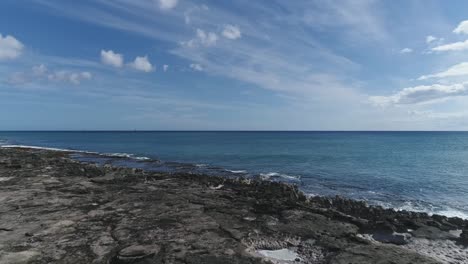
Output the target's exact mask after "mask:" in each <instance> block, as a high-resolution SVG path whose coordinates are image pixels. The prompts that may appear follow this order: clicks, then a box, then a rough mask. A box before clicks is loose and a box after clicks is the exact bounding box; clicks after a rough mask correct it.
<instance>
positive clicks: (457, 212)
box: [371, 201, 468, 220]
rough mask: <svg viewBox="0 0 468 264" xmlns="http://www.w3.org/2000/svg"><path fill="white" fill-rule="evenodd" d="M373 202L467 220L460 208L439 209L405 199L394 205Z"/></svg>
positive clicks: (467, 217) (388, 206)
mask: <svg viewBox="0 0 468 264" xmlns="http://www.w3.org/2000/svg"><path fill="white" fill-rule="evenodd" d="M371 202H372V201H371ZM374 204H377V205H380V206H382V207H384V208H393V209H395V210H396V211H410V212H419V213H427V214H428V215H434V214H438V215H443V216H446V217H459V218H462V219H466V220H468V214H467V213H465V212H462V211H460V210H456V209H453V208H445V209H442V210H441V209H437V208H434V206H432V205H427V206H421V205H418V204H415V203H414V202H412V201H406V202H404V203H403V204H402V205H400V206H394V205H393V204H391V203H384V202H375V203H374Z"/></svg>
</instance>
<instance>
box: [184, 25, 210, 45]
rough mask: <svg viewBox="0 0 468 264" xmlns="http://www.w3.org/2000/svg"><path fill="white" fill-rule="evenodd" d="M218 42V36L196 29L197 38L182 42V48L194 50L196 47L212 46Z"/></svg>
mask: <svg viewBox="0 0 468 264" xmlns="http://www.w3.org/2000/svg"><path fill="white" fill-rule="evenodd" d="M217 41H218V35H216V33H213V32H205V31H204V30H202V29H199V28H198V29H197V36H196V37H195V38H194V39H191V40H189V41H185V42H182V43H181V44H182V46H185V47H189V48H194V47H198V46H205V47H209V46H213V45H215V44H216V42H217Z"/></svg>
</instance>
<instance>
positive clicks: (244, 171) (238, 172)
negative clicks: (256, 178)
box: [226, 170, 247, 174]
mask: <svg viewBox="0 0 468 264" xmlns="http://www.w3.org/2000/svg"><path fill="white" fill-rule="evenodd" d="M226 171H229V172H230V173H234V174H244V173H247V171H246V170H226Z"/></svg>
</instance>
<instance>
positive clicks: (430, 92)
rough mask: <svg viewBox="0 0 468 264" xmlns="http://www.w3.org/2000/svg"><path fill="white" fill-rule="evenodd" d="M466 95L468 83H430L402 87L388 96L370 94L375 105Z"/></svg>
mask: <svg viewBox="0 0 468 264" xmlns="http://www.w3.org/2000/svg"><path fill="white" fill-rule="evenodd" d="M467 95H468V83H459V84H452V85H442V84H432V85H421V86H415V87H409V88H404V89H402V90H401V91H399V92H397V93H395V94H393V95H389V96H372V97H370V100H371V102H372V103H374V104H375V105H379V106H389V105H410V104H420V103H429V102H434V101H440V100H444V99H448V98H452V97H457V96H467Z"/></svg>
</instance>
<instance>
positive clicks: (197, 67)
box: [190, 63, 203, 71]
mask: <svg viewBox="0 0 468 264" xmlns="http://www.w3.org/2000/svg"><path fill="white" fill-rule="evenodd" d="M190 68H191V69H192V70H194V71H203V67H202V66H201V65H200V64H198V63H192V64H190Z"/></svg>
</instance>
